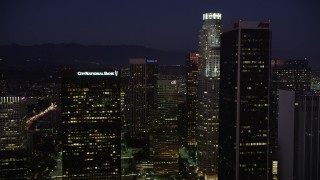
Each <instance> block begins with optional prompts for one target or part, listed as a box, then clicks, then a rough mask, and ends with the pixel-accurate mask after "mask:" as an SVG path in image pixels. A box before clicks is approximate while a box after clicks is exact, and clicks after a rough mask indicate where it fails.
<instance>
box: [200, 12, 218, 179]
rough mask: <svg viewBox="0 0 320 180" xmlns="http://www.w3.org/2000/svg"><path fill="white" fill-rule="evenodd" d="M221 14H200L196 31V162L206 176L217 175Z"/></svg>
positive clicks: (214, 176) (216, 176)
mask: <svg viewBox="0 0 320 180" xmlns="http://www.w3.org/2000/svg"><path fill="white" fill-rule="evenodd" d="M220 35H221V14H220V13H205V14H203V25H202V29H201V30H200V34H199V77H198V78H199V81H198V120H197V149H198V150H197V164H198V166H199V170H200V172H202V174H203V175H204V177H205V178H207V179H217V178H218V163H217V162H218V137H219V136H218V135H219V78H220V77H219V75H220Z"/></svg>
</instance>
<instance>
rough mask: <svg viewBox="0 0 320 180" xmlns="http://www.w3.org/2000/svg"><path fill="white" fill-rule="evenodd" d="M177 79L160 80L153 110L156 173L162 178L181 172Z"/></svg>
mask: <svg viewBox="0 0 320 180" xmlns="http://www.w3.org/2000/svg"><path fill="white" fill-rule="evenodd" d="M178 83H179V81H177V80H158V85H157V95H156V106H155V109H154V110H153V111H152V114H153V122H152V129H151V134H152V151H153V152H152V155H153V161H154V174H155V176H157V177H160V178H169V176H174V175H178V173H179V162H178V161H179V136H178V119H179V111H178V109H179V107H178V103H179V99H178Z"/></svg>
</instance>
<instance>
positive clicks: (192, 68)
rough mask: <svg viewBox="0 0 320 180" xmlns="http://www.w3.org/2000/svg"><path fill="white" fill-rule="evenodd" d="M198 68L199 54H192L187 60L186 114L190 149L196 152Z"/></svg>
mask: <svg viewBox="0 0 320 180" xmlns="http://www.w3.org/2000/svg"><path fill="white" fill-rule="evenodd" d="M198 66H199V54H196V53H190V54H188V56H187V60H186V73H187V74H186V82H187V83H186V88H187V93H186V100H187V102H186V113H187V116H186V118H187V145H188V147H189V149H193V150H196V145H197V141H196V130H197V129H196V128H197V119H198V117H197V116H198V112H197V107H198V96H197V92H198V73H199V70H198Z"/></svg>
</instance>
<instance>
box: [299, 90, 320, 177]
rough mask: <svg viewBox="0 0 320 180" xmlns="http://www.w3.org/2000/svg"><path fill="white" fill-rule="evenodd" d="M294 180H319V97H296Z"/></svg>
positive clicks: (313, 95) (306, 95) (307, 95)
mask: <svg viewBox="0 0 320 180" xmlns="http://www.w3.org/2000/svg"><path fill="white" fill-rule="evenodd" d="M296 118H297V119H298V122H297V123H298V124H297V127H298V128H297V131H296V132H295V136H296V137H297V138H296V141H297V142H296V143H297V144H296V147H297V150H296V151H297V152H296V154H295V156H296V159H295V161H296V162H295V166H296V167H295V171H294V174H295V178H296V179H299V180H300V179H301V180H313V179H320V95H319V94H305V95H301V96H299V97H298V117H296Z"/></svg>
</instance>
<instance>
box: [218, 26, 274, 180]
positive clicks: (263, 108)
mask: <svg viewBox="0 0 320 180" xmlns="http://www.w3.org/2000/svg"><path fill="white" fill-rule="evenodd" d="M270 56H271V29H270V23H269V22H266V23H265V22H245V21H239V22H238V23H235V24H234V29H233V30H231V31H228V32H224V33H223V34H222V35H221V64H220V65H221V76H220V77H221V81H220V82H221V83H220V87H221V91H220V130H221V131H220V134H219V138H220V139H219V179H237V180H238V179H271V178H276V176H277V161H275V160H274V159H273V153H274V152H275V140H276V137H275V136H276V123H275V122H274V121H275V120H274V117H273V116H271V115H270V99H271V98H270V95H271V90H270V89H271V87H270V75H271V74H270V72H271V71H270V70H271V60H270Z"/></svg>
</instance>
